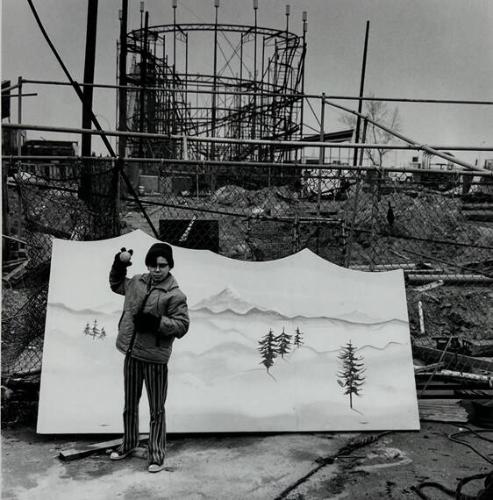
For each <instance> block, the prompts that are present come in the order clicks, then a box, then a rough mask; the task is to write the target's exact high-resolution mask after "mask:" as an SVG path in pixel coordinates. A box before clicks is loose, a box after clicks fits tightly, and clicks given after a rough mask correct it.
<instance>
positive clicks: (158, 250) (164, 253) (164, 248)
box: [145, 243, 175, 269]
mask: <svg viewBox="0 0 493 500" xmlns="http://www.w3.org/2000/svg"><path fill="white" fill-rule="evenodd" d="M158 257H164V258H165V259H166V260H167V261H168V264H169V268H170V269H172V268H173V266H174V265H175V263H174V261H173V249H172V248H171V246H170V245H168V244H167V243H154V245H152V247H151V248H149V251H148V252H147V255H146V260H145V264H146V266H155V265H156V261H157V258H158Z"/></svg>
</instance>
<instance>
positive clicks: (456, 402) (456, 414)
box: [418, 399, 468, 423]
mask: <svg viewBox="0 0 493 500" xmlns="http://www.w3.org/2000/svg"><path fill="white" fill-rule="evenodd" d="M460 401H461V400H460V399H445V400H444V399H422V400H419V401H418V409H419V419H420V420H421V421H422V422H454V423H467V422H468V415H467V411H466V410H465V408H463V407H462V406H461V405H460Z"/></svg>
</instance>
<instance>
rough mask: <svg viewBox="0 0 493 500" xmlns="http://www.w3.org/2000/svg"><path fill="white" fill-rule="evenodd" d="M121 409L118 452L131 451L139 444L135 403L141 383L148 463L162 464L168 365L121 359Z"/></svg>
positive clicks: (137, 413) (137, 409) (164, 449)
mask: <svg viewBox="0 0 493 500" xmlns="http://www.w3.org/2000/svg"><path fill="white" fill-rule="evenodd" d="M123 377H124V384H125V407H124V409H123V432H124V435H123V444H122V446H121V450H120V451H122V452H127V451H129V450H132V449H133V448H135V447H136V446H137V445H138V443H139V401H140V397H141V395H142V385H143V383H144V382H145V386H146V391H147V399H148V400H149V410H150V416H151V420H150V427H149V453H148V462H149V464H162V463H163V462H164V456H165V453H166V412H165V409H164V403H165V402H166V394H167V392H168V365H165V364H164V365H163V364H159V363H147V362H145V361H139V360H138V359H135V358H132V357H131V356H128V355H127V356H125V363H124V366H123Z"/></svg>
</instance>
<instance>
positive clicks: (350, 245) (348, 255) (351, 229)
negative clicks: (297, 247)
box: [344, 120, 368, 267]
mask: <svg viewBox="0 0 493 500" xmlns="http://www.w3.org/2000/svg"><path fill="white" fill-rule="evenodd" d="M367 127H368V120H365V121H364V122H363V137H362V142H363V143H364V142H365V141H366V130H367ZM358 166H359V169H358V172H357V174H356V192H355V193H354V203H353V212H352V214H351V225H350V227H349V238H348V241H347V245H346V255H345V261H344V265H345V267H349V266H350V265H351V253H352V250H353V239H354V226H355V222H356V213H357V211H358V202H359V194H360V190H361V177H362V172H361V167H362V166H363V149H362V150H361V154H360V156H359V165H358Z"/></svg>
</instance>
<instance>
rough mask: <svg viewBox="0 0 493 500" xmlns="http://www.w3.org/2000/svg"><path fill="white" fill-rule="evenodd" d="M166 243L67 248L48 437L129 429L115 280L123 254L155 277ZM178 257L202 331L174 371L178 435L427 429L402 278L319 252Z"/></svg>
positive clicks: (43, 408) (60, 263)
mask: <svg viewBox="0 0 493 500" xmlns="http://www.w3.org/2000/svg"><path fill="white" fill-rule="evenodd" d="M155 242H156V240H154V239H153V238H151V237H150V236H148V235H146V234H145V233H143V232H141V231H134V232H132V233H129V234H126V235H124V236H121V237H118V238H114V239H111V240H102V241H95V242H73V241H64V240H55V241H54V245H53V257H52V266H51V276H50V288H49V295H48V311H47V320H46V334H45V344H44V353H43V368H42V376H41V394H40V406H39V417H38V432H40V433H114V432H121V431H122V423H121V412H122V405H123V355H122V354H120V353H119V352H118V351H117V350H116V348H115V340H116V334H117V325H118V320H119V317H120V314H121V311H122V306H123V297H121V296H118V295H116V294H114V293H113V292H111V290H110V288H109V285H108V281H107V280H108V273H109V268H110V265H111V263H112V260H113V256H114V254H115V253H116V252H117V251H118V250H119V249H120V248H121V247H123V246H125V247H127V248H132V249H133V250H134V257H133V262H134V264H133V265H132V266H131V267H130V268H129V275H132V274H133V273H142V272H146V269H145V266H144V257H145V254H146V252H147V250H148V248H149V247H150V245H151V244H153V243H155ZM174 253H175V268H174V269H173V274H174V275H175V277H176V278H177V280H178V282H179V284H180V288H181V289H182V290H183V291H184V292H185V294H186V295H187V297H188V303H189V307H190V317H191V326H190V330H189V332H188V333H187V335H186V336H185V337H184V338H183V339H181V340H177V341H176V342H175V344H174V350H173V355H172V357H171V361H170V365H169V373H170V380H169V391H168V400H167V407H166V408H167V422H168V430H169V432H185V433H189V432H238V431H245V432H248V431H324V430H325V431H336V430H380V429H401V430H413V429H418V428H419V417H418V409H417V399H416V391H415V386H414V374H413V367H412V357H411V346H410V335H409V325H408V316H407V306H406V297H405V289H404V280H403V274H402V272H401V271H392V272H386V273H364V272H360V271H352V270H348V269H344V268H341V267H338V266H336V265H334V264H331V263H329V262H327V261H325V260H323V259H321V258H319V257H317V256H316V255H315V254H313V253H312V252H310V251H309V250H303V251H301V252H299V253H297V254H295V255H292V256H290V257H287V258H284V259H280V260H276V261H270V262H243V261H237V260H232V259H228V258H225V257H222V256H219V255H216V254H214V253H211V252H209V251H206V250H189V249H183V248H178V247H174ZM147 428H148V410H147V401H146V399H145V391H144V395H143V399H142V404H141V431H142V432H145V431H146V430H147Z"/></svg>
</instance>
